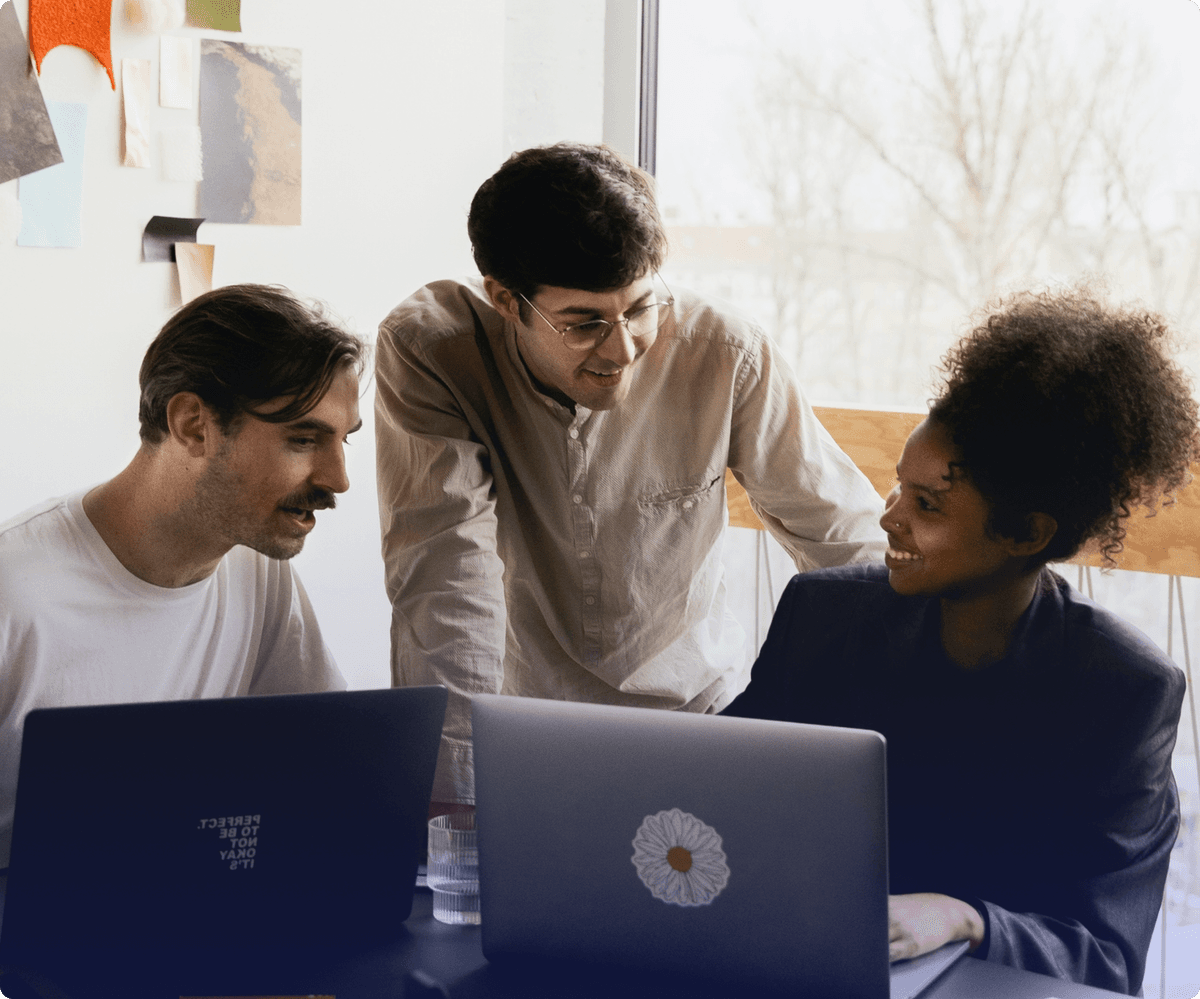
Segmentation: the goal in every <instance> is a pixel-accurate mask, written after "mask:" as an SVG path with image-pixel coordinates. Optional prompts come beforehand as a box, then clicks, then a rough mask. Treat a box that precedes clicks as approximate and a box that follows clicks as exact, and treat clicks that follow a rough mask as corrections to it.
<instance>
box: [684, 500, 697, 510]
mask: <svg viewBox="0 0 1200 999" xmlns="http://www.w3.org/2000/svg"><path fill="white" fill-rule="evenodd" d="M693 505H694V504H693V503H692V501H691V500H684V501H683V508H684V509H685V510H690V509H691V508H692V506H693Z"/></svg>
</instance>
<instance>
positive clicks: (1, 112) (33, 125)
mask: <svg viewBox="0 0 1200 999" xmlns="http://www.w3.org/2000/svg"><path fill="white" fill-rule="evenodd" d="M62 161H63V157H62V151H61V150H60V149H59V148H58V140H57V139H56V138H55V136H54V127H53V126H52V125H51V124H50V115H49V113H48V112H47V110H46V102H45V101H44V100H43V99H42V88H41V87H39V86H38V81H37V77H35V76H33V75H32V74H31V73H30V72H29V46H28V45H27V44H26V43H25V35H24V33H23V32H22V31H21V22H20V21H18V20H17V10H16V8H15V7H14V6H13V3H12V0H6V2H5V3H4V4H2V5H0V184H3V183H5V182H6V181H9V180H12V179H13V178H14V177H21V176H24V175H25V174H27V173H33V172H34V171H35V170H44V169H45V168H46V167H48V166H53V165H54V164H55V163H61V162H62Z"/></svg>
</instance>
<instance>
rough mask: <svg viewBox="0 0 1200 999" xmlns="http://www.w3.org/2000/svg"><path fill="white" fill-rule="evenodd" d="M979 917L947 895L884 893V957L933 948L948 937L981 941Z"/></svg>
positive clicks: (896, 957) (913, 954)
mask: <svg viewBox="0 0 1200 999" xmlns="http://www.w3.org/2000/svg"><path fill="white" fill-rule="evenodd" d="M983 934H984V926H983V917H981V916H980V915H979V912H978V911H977V910H976V909H975V906H973V905H970V904H968V903H967V902H963V901H961V900H959V899H957V898H951V897H950V896H949V895H937V894H934V893H932V892H920V893H918V894H915V895H889V896H888V958H889V960H892V961H900V960H903V959H904V958H909V957H917V956H919V955H921V954H928V953H929V952H930V951H933V950H937V949H938V948H939V947H941V946H942V944H946V943H949V942H950V941H951V940H969V941H970V942H971V948H970V949H971V950H974V949H975V948H976V947H978V946H979V945H980V944H981V943H983Z"/></svg>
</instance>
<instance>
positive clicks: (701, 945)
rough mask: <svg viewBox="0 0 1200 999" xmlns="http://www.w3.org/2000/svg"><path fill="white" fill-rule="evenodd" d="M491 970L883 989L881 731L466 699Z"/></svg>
mask: <svg viewBox="0 0 1200 999" xmlns="http://www.w3.org/2000/svg"><path fill="white" fill-rule="evenodd" d="M473 726H474V741H475V779H476V795H477V809H478V813H477V815H478V827H479V861H480V901H481V911H482V920H481V922H482V931H483V948H484V953H485V954H486V955H487V956H488V957H489V958H493V959H495V958H505V957H514V958H515V957H529V956H541V957H561V958H569V959H575V960H583V961H590V962H602V963H604V962H615V963H621V964H632V965H634V966H637V967H642V968H645V969H649V970H656V971H667V972H672V971H674V972H680V973H682V974H686V975H689V976H692V977H695V976H703V977H716V978H720V979H727V980H730V981H736V982H739V983H741V987H743V988H746V987H748V986H750V985H752V984H758V985H760V986H762V987H780V988H787V989H790V990H794V991H795V992H796V994H817V995H823V994H828V995H838V996H844V997H859V996H860V997H864V999H866V997H873V999H880V997H886V996H887V995H888V960H887V861H886V856H887V851H886V842H887V839H886V818H885V816H886V812H885V787H884V782H885V765H884V756H885V747H884V741H883V738H882V737H881V736H879V735H878V734H876V733H873V732H864V731H858V730H852V729H836V728H825V727H818V726H809V725H796V724H788V723H784V722H768V721H756V720H752V719H744V718H723V717H711V716H697V715H690V714H684V713H678V712H668V711H654V710H648V709H637V708H616V707H605V706H598V705H586V704H571V703H566V702H559V701H539V700H532V699H528V698H505V697H496V696H491V695H483V696H477V697H475V698H474V699H473Z"/></svg>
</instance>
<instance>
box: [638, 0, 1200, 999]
mask: <svg viewBox="0 0 1200 999" xmlns="http://www.w3.org/2000/svg"><path fill="white" fill-rule="evenodd" d="M660 17H661V20H660V28H659V39H660V43H659V44H660V49H659V84H658V87H659V91H658V93H659V99H658V144H657V178H658V192H659V201H660V207H661V209H662V211H663V215H664V218H665V220H666V223H667V227H668V234H669V237H670V241H671V250H670V257H669V261H668V265H667V267H666V268H665V269H664V272H663V273H664V277H665V278H666V280H667V281H668V282H669V283H671V284H672V286H674V285H675V284H678V285H681V286H688V287H691V288H693V289H694V290H696V291H699V292H702V293H705V294H708V295H711V296H716V297H718V298H722V299H725V300H726V301H728V302H730V303H731V304H733V305H734V306H736V307H738V308H740V309H741V310H743V311H745V312H747V313H749V314H751V315H752V316H754V317H755V318H756V319H757V320H758V321H759V322H760V323H761V324H762V325H763V327H764V328H765V329H766V330H767V332H768V333H769V334H770V335H771V336H772V337H773V338H774V339H775V341H776V342H777V343H778V344H779V345H780V346H781V347H782V348H783V352H784V354H785V356H786V357H787V359H788V361H789V363H790V364H791V365H792V367H793V368H794V370H795V371H796V373H797V376H798V378H799V381H800V383H801V385H802V387H803V388H804V390H805V393H806V394H807V396H808V398H809V400H810V401H812V402H814V403H817V404H825V405H841V406H854V407H869V408H882V409H924V408H925V405H926V402H927V400H928V399H929V398H930V396H931V395H932V394H933V392H934V386H935V380H934V369H935V367H936V364H937V362H938V360H939V358H940V357H941V355H942V354H943V352H944V351H945V350H946V348H947V347H948V346H949V345H950V343H952V342H953V340H954V339H955V338H956V336H957V335H958V334H959V333H961V332H962V331H963V330H964V328H965V327H966V325H967V323H968V322H969V320H970V316H971V313H972V311H973V310H976V309H978V308H979V307H981V306H983V305H984V304H985V303H987V302H988V301H989V300H991V299H994V298H995V297H996V296H998V295H1003V294H1004V293H1005V292H1009V291H1015V290H1019V289H1026V288H1037V287H1045V286H1054V285H1062V284H1074V283H1077V282H1080V281H1087V282H1090V283H1092V284H1093V285H1094V286H1096V287H1097V288H1099V289H1102V290H1103V291H1104V292H1105V294H1106V295H1107V296H1108V297H1109V298H1110V299H1113V300H1118V301H1131V300H1137V301H1140V302H1142V303H1144V304H1145V305H1147V306H1149V307H1150V308H1152V309H1155V310H1157V311H1159V312H1162V313H1164V314H1166V315H1167V316H1168V318H1169V319H1170V320H1171V321H1172V323H1173V325H1174V327H1175V328H1176V329H1177V330H1178V331H1179V333H1180V334H1181V353H1182V358H1183V360H1184V362H1185V364H1186V365H1187V367H1188V368H1189V369H1190V370H1191V372H1192V373H1193V377H1195V374H1196V373H1197V372H1200V101H1197V99H1196V96H1195V95H1196V94H1197V93H1200V59H1197V57H1196V53H1197V52H1200V9H1198V8H1197V6H1196V4H1195V3H1194V2H1193V0H1138V2H1137V3H1131V2H1117V0H1086V2H1083V0H1038V2H1030V3H1021V2H1016V0H840V2H839V3H837V4H828V3H817V2H802V0H661V15H660ZM733 533H734V534H736V535H745V536H744V537H740V538H735V539H734V542H733V543H732V544H731V545H730V551H729V553H728V557H727V565H728V568H729V573H730V577H731V584H730V591H731V593H733V594H734V596H735V601H734V603H735V610H736V612H737V613H738V616H739V617H741V618H742V620H743V623H744V625H745V626H746V628H747V631H748V632H750V633H751V635H752V640H757V641H761V638H762V637H763V636H764V635H765V627H766V623H767V621H769V619H770V612H771V605H772V603H773V600H774V598H775V597H777V596H778V594H779V592H780V590H781V588H782V585H783V583H784V582H785V581H786V579H787V578H788V576H789V575H790V574H791V572H793V571H794V568H793V567H792V566H791V564H790V562H789V561H788V560H787V558H786V557H785V556H783V555H782V552H781V551H780V550H779V549H778V548H777V547H776V546H774V544H773V543H772V544H771V545H770V546H769V547H770V549H771V550H770V551H768V550H766V543H765V541H763V540H762V539H761V538H760V537H759V536H757V532H750V531H744V532H741V531H739V532H733ZM751 535H754V537H751ZM768 569H769V570H770V575H768V574H767V573H768ZM1061 571H1063V573H1064V575H1066V576H1067V578H1068V579H1069V580H1070V581H1071V582H1072V583H1073V584H1078V585H1081V587H1082V589H1083V590H1084V592H1088V591H1089V589H1091V590H1092V591H1093V592H1094V596H1095V599H1096V600H1097V601H1098V602H1100V603H1102V604H1105V605H1106V606H1108V607H1110V608H1111V609H1113V610H1116V611H1117V612H1118V613H1120V614H1122V615H1123V616H1125V617H1126V618H1128V619H1130V620H1132V621H1133V622H1134V623H1135V624H1136V625H1137V626H1138V627H1140V628H1141V629H1142V630H1143V631H1145V632H1146V633H1147V634H1149V635H1150V637H1151V638H1152V639H1154V640H1155V641H1156V642H1157V643H1158V644H1159V645H1160V646H1162V647H1163V648H1164V649H1168V651H1170V652H1171V654H1172V655H1173V657H1174V658H1175V660H1176V662H1178V663H1179V664H1180V665H1181V666H1183V665H1185V653H1184V648H1183V642H1184V640H1185V639H1184V634H1183V631H1182V629H1183V628H1185V627H1186V626H1188V625H1193V624H1194V623H1195V622H1200V613H1197V612H1198V611H1200V581H1197V580H1195V579H1191V578H1187V579H1184V580H1183V581H1182V582H1183V587H1182V589H1183V601H1182V603H1183V607H1182V611H1183V614H1182V621H1181V620H1180V610H1179V608H1178V607H1176V608H1173V609H1171V611H1170V613H1169V612H1168V604H1167V593H1168V577H1166V576H1161V575H1153V574H1143V573H1130V572H1120V571H1117V572H1111V573H1100V572H1098V571H1096V570H1089V571H1088V572H1087V573H1086V574H1084V573H1081V571H1080V570H1079V569H1077V568H1076V567H1074V566H1067V567H1063V569H1062V570H1061ZM754 580H757V581H758V582H757V586H756V585H755V583H754V582H753V581H754ZM739 601H740V603H739ZM756 615H757V617H758V619H759V620H758V630H759V631H760V632H761V634H759V635H758V637H757V639H755V638H754V637H753V633H754V632H755V629H756V625H755V616H756ZM1168 628H1170V630H1168ZM1193 637H1194V636H1193ZM1189 711H1190V708H1189V704H1188V702H1186V701H1185V705H1184V717H1183V721H1182V723H1181V726H1180V732H1179V742H1178V746H1177V750H1176V760H1175V769H1176V777H1177V781H1178V784H1179V790H1180V795H1181V798H1182V801H1183V808H1184V827H1183V828H1182V829H1181V832H1180V837H1179V842H1178V844H1177V846H1176V849H1175V853H1174V857H1173V862H1172V869H1171V874H1170V878H1169V880H1168V885H1167V920H1166V922H1167V938H1168V960H1167V983H1168V987H1167V991H1166V993H1165V994H1166V995H1167V996H1179V997H1180V999H1191V997H1192V996H1193V995H1194V994H1195V993H1196V992H1197V990H1200V837H1198V835H1197V811H1198V809H1200V796H1198V794H1197V773H1196V763H1195V759H1196V756H1195V751H1194V749H1193V737H1192V725H1191V717H1190V714H1189ZM1160 932H1161V927H1160ZM1159 947H1160V936H1156V938H1155V942H1154V944H1153V946H1152V950H1151V954H1150V958H1149V962H1148V965H1149V967H1148V973H1147V979H1146V986H1145V994H1146V995H1147V996H1156V995H1158V994H1159V991H1160V982H1161V961H1160V951H1159ZM1189 990H1190V991H1189Z"/></svg>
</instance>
